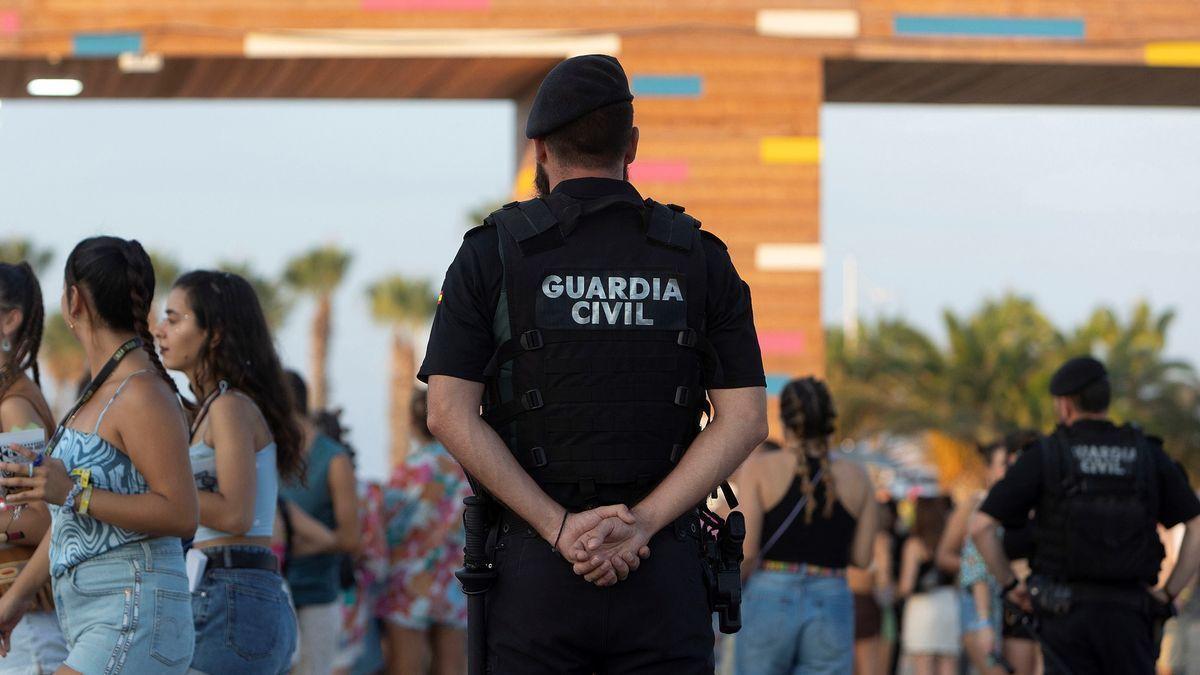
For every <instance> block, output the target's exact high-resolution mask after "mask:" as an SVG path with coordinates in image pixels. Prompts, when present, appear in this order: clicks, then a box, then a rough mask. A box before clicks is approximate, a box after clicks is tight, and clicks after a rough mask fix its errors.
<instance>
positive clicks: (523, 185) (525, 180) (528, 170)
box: [512, 166, 537, 201]
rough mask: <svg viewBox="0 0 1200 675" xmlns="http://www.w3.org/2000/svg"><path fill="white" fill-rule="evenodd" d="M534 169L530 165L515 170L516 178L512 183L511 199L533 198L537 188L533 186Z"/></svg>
mask: <svg viewBox="0 0 1200 675" xmlns="http://www.w3.org/2000/svg"><path fill="white" fill-rule="evenodd" d="M533 176H534V171H533V167H532V166H528V167H525V168H523V169H521V170H520V171H518V172H517V180H516V182H515V183H514V184H513V193H512V197H513V199H516V200H517V201H524V200H526V199H533V197H534V195H535V194H537V189H536V188H535V187H534V186H533Z"/></svg>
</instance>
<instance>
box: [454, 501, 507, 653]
mask: <svg viewBox="0 0 1200 675" xmlns="http://www.w3.org/2000/svg"><path fill="white" fill-rule="evenodd" d="M463 504H464V505H465V506H466V508H465V509H463V528H464V530H465V534H466V544H465V545H464V546H463V566H462V568H461V569H459V570H458V571H457V572H455V573H454V576H456V577H458V581H459V583H461V584H462V589H463V593H464V594H466V596H467V672H468V673H469V675H483V674H484V672H486V670H487V626H486V620H487V619H486V618H487V592H488V591H489V590H490V589H491V588H492V584H494V583H495V582H496V566H495V564H494V561H493V560H492V559H491V557H490V556H489V555H488V551H487V538H488V531H489V530H490V529H491V524H492V521H493V520H494V519H495V517H496V512H497V510H496V508H495V503H494V502H493V501H492V500H491V499H490V498H489V497H487V495H486V493H482V492H480V493H479V495H478V496H477V495H471V496H470V497H467V498H466V499H464V500H463Z"/></svg>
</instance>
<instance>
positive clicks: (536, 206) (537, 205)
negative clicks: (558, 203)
mask: <svg viewBox="0 0 1200 675" xmlns="http://www.w3.org/2000/svg"><path fill="white" fill-rule="evenodd" d="M489 218H491V219H492V221H493V222H495V223H496V225H498V226H499V227H500V228H502V229H503V230H504V231H506V232H508V233H509V234H510V235H512V237H513V239H516V240H517V243H518V244H520V243H523V242H525V241H528V240H530V239H532V238H534V237H536V236H538V235H539V234H542V233H543V232H545V231H547V230H549V229H550V228H552V227H554V226H555V225H558V218H556V217H555V216H554V213H553V212H552V211H550V207H549V206H548V205H547V204H546V202H545V200H543V199H530V200H527V201H523V202H509V203H508V204H505V205H504V206H503V207H501V208H500V210H499V211H496V212H494V213H492V215H491V216H489Z"/></svg>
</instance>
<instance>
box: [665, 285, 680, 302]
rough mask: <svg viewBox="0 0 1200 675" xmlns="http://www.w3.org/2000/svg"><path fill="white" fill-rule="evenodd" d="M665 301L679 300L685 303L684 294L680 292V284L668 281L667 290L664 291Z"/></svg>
mask: <svg viewBox="0 0 1200 675" xmlns="http://www.w3.org/2000/svg"><path fill="white" fill-rule="evenodd" d="M662 299H663V300H679V301H681V302H682V301H683V292H682V291H680V290H679V282H678V281H676V280H674V279H667V289H666V290H665V291H663V297H662Z"/></svg>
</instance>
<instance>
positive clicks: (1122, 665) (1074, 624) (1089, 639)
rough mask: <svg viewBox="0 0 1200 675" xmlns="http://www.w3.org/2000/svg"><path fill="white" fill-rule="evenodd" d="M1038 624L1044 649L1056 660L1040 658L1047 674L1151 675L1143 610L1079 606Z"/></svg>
mask: <svg viewBox="0 0 1200 675" xmlns="http://www.w3.org/2000/svg"><path fill="white" fill-rule="evenodd" d="M1040 623H1041V633H1042V639H1043V640H1044V641H1045V645H1046V647H1048V648H1049V650H1052V651H1053V652H1054V655H1055V656H1057V657H1058V660H1057V661H1056V660H1055V659H1054V658H1052V657H1051V656H1049V655H1047V656H1046V657H1045V658H1044V661H1045V664H1046V675H1062V674H1063V673H1071V674H1072V675H1093V674H1095V675H1110V674H1111V675H1153V674H1154V660H1155V654H1156V652H1157V647H1156V646H1155V644H1154V628H1153V624H1152V622H1151V619H1150V616H1149V614H1147V613H1146V612H1145V611H1138V610H1136V609H1132V608H1130V607H1128V606H1122V605H1119V604H1105V603H1101V602H1089V603H1079V604H1076V605H1075V606H1074V607H1072V608H1071V611H1070V612H1068V613H1067V614H1066V615H1064V616H1046V615H1041V616H1040ZM1059 661H1061V665H1060V663H1059ZM1062 666H1066V668H1069V669H1070V670H1064V669H1063V668H1062Z"/></svg>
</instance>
